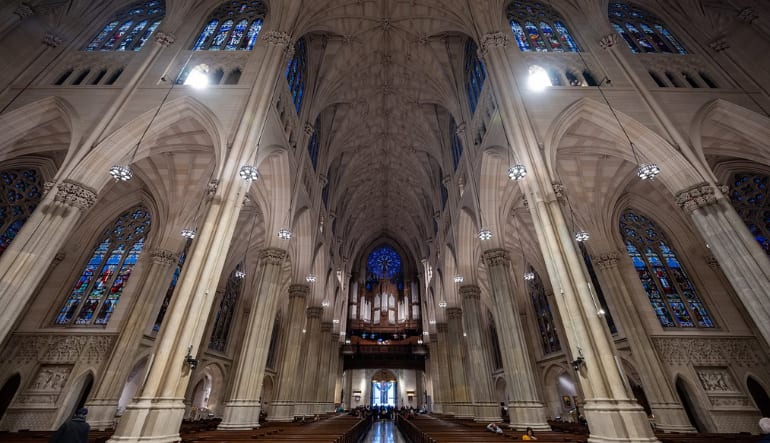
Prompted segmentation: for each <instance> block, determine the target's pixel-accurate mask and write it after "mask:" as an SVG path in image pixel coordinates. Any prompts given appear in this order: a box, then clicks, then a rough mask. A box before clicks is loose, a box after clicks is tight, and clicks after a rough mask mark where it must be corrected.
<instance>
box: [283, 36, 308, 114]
mask: <svg viewBox="0 0 770 443" xmlns="http://www.w3.org/2000/svg"><path fill="white" fill-rule="evenodd" d="M306 81H307V46H306V44H305V39H302V38H301V39H299V40H297V43H295V44H294V57H292V59H291V60H289V65H288V66H286V82H287V83H288V84H289V92H291V100H292V101H293V102H294V108H295V109H296V110H297V114H299V110H300V108H301V107H302V97H303V96H304V95H305V82H306Z"/></svg>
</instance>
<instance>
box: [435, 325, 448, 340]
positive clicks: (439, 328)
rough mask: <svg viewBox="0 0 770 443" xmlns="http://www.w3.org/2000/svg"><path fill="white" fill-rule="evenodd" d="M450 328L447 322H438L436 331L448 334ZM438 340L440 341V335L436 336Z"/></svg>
mask: <svg viewBox="0 0 770 443" xmlns="http://www.w3.org/2000/svg"><path fill="white" fill-rule="evenodd" d="M448 330H449V326H447V324H446V323H436V331H437V332H442V333H444V334H446V332H447V331H448ZM436 341H438V335H437V336H436Z"/></svg>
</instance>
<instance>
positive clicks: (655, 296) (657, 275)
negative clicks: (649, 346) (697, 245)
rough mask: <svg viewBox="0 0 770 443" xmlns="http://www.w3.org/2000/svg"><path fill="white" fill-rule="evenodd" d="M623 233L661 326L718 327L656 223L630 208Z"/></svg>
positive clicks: (622, 223)
mask: <svg viewBox="0 0 770 443" xmlns="http://www.w3.org/2000/svg"><path fill="white" fill-rule="evenodd" d="M620 233H621V235H622V236H623V241H624V242H625V244H626V250H627V252H628V255H629V257H631V260H632V261H633V263H634V268H636V271H637V273H638V275H639V280H641V282H642V286H643V287H644V291H645V292H646V293H647V297H648V298H649V300H650V304H651V305H652V308H653V310H654V311H655V314H656V315H657V317H658V321H660V324H661V326H663V327H664V328H696V327H697V328H713V327H715V324H714V321H713V320H712V318H711V315H709V313H708V310H707V309H706V306H705V305H704V304H703V302H702V301H701V299H700V297H699V296H698V294H697V292H696V290H695V285H693V283H692V282H691V281H690V278H689V277H688V276H687V272H686V271H685V269H684V267H683V266H682V264H681V263H680V262H679V260H678V259H677V256H676V252H675V251H674V250H673V249H672V248H671V247H670V246H669V242H668V239H667V238H666V236H665V235H664V234H663V233H662V232H660V230H659V229H658V226H657V225H656V224H655V222H653V221H652V220H650V219H649V218H647V217H646V216H644V215H641V214H637V213H636V212H635V211H633V210H631V209H627V210H625V211H623V213H622V214H621V216H620Z"/></svg>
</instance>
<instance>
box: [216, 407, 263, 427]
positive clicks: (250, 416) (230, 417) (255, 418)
mask: <svg viewBox="0 0 770 443" xmlns="http://www.w3.org/2000/svg"><path fill="white" fill-rule="evenodd" d="M260 412H261V405H260V404H259V401H258V400H257V401H254V400H232V401H228V402H225V412H224V414H222V422H221V423H219V426H217V429H219V430H226V429H230V430H248V429H256V428H258V427H259V413H260Z"/></svg>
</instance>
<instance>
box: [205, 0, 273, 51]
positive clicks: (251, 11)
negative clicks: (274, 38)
mask: <svg viewBox="0 0 770 443" xmlns="http://www.w3.org/2000/svg"><path fill="white" fill-rule="evenodd" d="M266 14H267V8H266V7H265V4H264V3H262V2H261V1H259V0H251V1H230V2H225V3H222V4H221V5H220V6H219V7H218V8H216V9H214V11H213V12H212V13H211V15H209V17H208V19H206V22H205V23H206V24H205V25H204V26H203V28H202V29H201V31H200V33H199V34H198V38H197V39H195V44H193V47H192V48H193V50H194V51H251V50H252V49H254V43H256V42H257V37H259V31H261V30H262V22H263V21H264V19H265V15H266Z"/></svg>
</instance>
